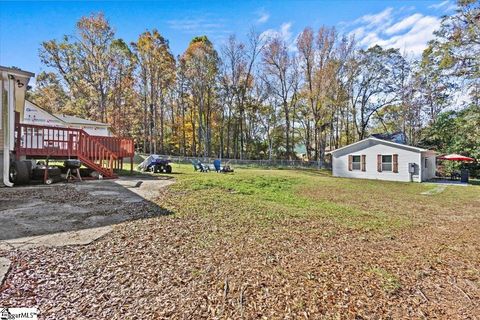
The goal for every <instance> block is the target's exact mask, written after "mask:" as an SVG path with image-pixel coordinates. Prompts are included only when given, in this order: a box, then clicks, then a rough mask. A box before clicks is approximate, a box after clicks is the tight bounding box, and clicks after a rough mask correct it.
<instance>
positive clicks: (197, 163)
mask: <svg viewBox="0 0 480 320" xmlns="http://www.w3.org/2000/svg"><path fill="white" fill-rule="evenodd" d="M192 165H193V169H195V171H200V172H208V171H209V170H210V169H209V168H208V166H206V165H204V164H203V163H201V162H200V160H192Z"/></svg>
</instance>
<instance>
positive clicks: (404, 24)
mask: <svg viewBox="0 0 480 320" xmlns="http://www.w3.org/2000/svg"><path fill="white" fill-rule="evenodd" d="M422 17H423V16H422V15H421V14H420V13H415V14H412V15H411V16H408V17H406V18H405V19H403V20H402V21H400V22H397V23H395V24H394V25H392V26H390V27H388V29H387V30H385V33H386V34H395V33H398V32H400V31H404V30H406V29H409V28H411V27H413V26H414V25H415V23H416V22H417V21H418V20H420V19H421V18H422Z"/></svg>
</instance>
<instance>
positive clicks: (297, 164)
mask: <svg viewBox="0 0 480 320" xmlns="http://www.w3.org/2000/svg"><path fill="white" fill-rule="evenodd" d="M143 156H145V157H147V156H148V155H143ZM159 156H160V157H161V158H163V159H169V160H170V161H172V162H174V163H184V164H191V163H192V161H194V160H200V161H201V162H202V163H205V164H212V163H213V161H214V160H215V159H219V160H221V161H222V164H223V165H225V164H228V165H230V166H232V167H234V166H239V167H265V168H306V169H307V168H308V169H331V165H330V163H328V162H324V163H319V162H318V161H304V160H284V159H274V160H245V159H225V158H224V159H222V158H212V157H183V156H171V155H159Z"/></svg>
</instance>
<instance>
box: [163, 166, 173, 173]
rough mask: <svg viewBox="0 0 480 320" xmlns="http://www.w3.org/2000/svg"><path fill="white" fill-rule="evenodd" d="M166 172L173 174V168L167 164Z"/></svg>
mask: <svg viewBox="0 0 480 320" xmlns="http://www.w3.org/2000/svg"><path fill="white" fill-rule="evenodd" d="M165 172H166V173H172V166H171V165H169V164H167V165H166V166H165Z"/></svg>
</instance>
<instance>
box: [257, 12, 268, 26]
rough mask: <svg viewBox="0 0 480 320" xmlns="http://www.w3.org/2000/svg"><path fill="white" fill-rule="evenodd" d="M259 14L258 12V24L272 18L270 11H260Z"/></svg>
mask: <svg viewBox="0 0 480 320" xmlns="http://www.w3.org/2000/svg"><path fill="white" fill-rule="evenodd" d="M257 14H258V19H257V23H258V24H262V23H265V22H267V21H268V19H270V14H269V13H268V12H265V11H260V12H258V13H257Z"/></svg>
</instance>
